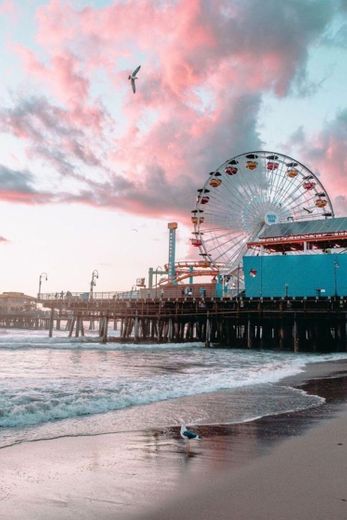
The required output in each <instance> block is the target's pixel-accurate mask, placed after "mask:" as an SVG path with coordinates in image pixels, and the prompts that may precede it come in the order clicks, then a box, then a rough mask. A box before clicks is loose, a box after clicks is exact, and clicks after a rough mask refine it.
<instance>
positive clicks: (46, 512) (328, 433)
mask: <svg viewBox="0 0 347 520" xmlns="http://www.w3.org/2000/svg"><path fill="white" fill-rule="evenodd" d="M346 370H347V362H334V363H320V364H316V365H310V366H309V369H308V372H307V373H306V374H300V375H299V376H295V377H294V378H290V379H288V380H286V384H289V383H290V384H295V385H298V386H300V385H302V388H304V389H305V390H307V391H308V392H310V393H317V394H318V395H321V396H323V397H325V398H326V399H327V403H326V404H324V405H323V406H320V407H317V408H314V409H309V410H306V411H303V412H296V413H288V414H282V415H278V416H271V417H266V418H263V419H260V420H257V421H252V422H250V423H243V424H237V425H230V426H201V427H200V426H199V433H201V435H202V437H203V440H202V441H201V442H200V443H195V444H193V443H192V445H191V448H190V449H188V448H187V447H186V446H185V444H184V442H183V441H182V440H181V439H180V436H179V430H178V428H167V429H165V430H147V431H142V432H132V433H126V432H123V433H117V434H103V435H95V436H86V437H81V436H79V437H65V438H59V439H52V440H46V441H37V442H28V443H22V444H19V445H15V446H11V447H7V448H3V449H1V450H0V467H1V472H0V519H1V520H2V519H4V520H5V519H6V520H7V519H9V518H11V519H13V520H17V519H25V520H34V519H35V520H41V519H42V520H43V519H49V520H55V519H59V520H60V519H63V520H65V519H70V518H71V519H72V518H73V519H92V518H93V519H94V518H98V519H99V520H103V519H107V520H108V519H111V518H112V519H127V518H138V519H139V518H141V519H145V518H148V519H153V520H155V519H158V520H159V519H161V520H162V519H164V518H165V519H168V520H170V519H176V518H177V519H180V520H185V519H188V518H189V519H190V520H191V519H199V520H204V519H205V518H206V519H207V518H208V519H211V518H215V519H217V520H218V519H221V520H222V519H224V518H225V519H231V518H235V519H237V520H243V519H247V520H250V519H263V518H264V519H265V518H266V519H267V520H269V519H276V520H280V519H282V518H283V520H284V519H287V518H288V520H289V519H291V520H293V519H298V520H305V519H306V518H307V519H310V520H312V519H315V520H317V519H323V518H324V520H326V519H327V518H329V519H331V520H334V519H336V520H340V519H341V520H342V519H345V518H347V485H346V484H345V480H346V475H347V455H346V448H347V420H346V418H347V407H346V404H345V403H346V400H347V399H346V397H347V377H346ZM324 376H329V377H328V378H327V377H325V378H324ZM307 378H308V379H310V381H309V382H308V383H304V381H305V380H307ZM282 384H283V382H282ZM96 420H97V419H96Z"/></svg>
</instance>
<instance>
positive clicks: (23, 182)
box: [0, 164, 53, 204]
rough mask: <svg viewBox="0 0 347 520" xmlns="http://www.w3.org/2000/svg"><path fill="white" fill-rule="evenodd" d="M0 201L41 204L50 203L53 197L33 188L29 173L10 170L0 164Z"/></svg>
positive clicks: (31, 177)
mask: <svg viewBox="0 0 347 520" xmlns="http://www.w3.org/2000/svg"><path fill="white" fill-rule="evenodd" d="M0 200H2V201H5V202H17V203H24V204H43V203H48V202H50V201H52V200H53V197H52V196H51V195H49V194H48V193H43V192H39V191H37V190H36V189H35V188H34V187H33V176H32V174H31V173H30V172H28V171H17V170H12V169H11V168H7V167H6V166H4V165H1V164H0Z"/></svg>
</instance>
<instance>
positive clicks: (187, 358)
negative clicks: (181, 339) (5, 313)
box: [0, 330, 345, 447]
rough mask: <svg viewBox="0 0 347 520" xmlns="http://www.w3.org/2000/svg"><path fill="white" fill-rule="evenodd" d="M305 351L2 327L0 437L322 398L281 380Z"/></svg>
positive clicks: (24, 437)
mask: <svg viewBox="0 0 347 520" xmlns="http://www.w3.org/2000/svg"><path fill="white" fill-rule="evenodd" d="M344 357H345V355H343V354H329V355H320V356H317V355H316V356H315V355H308V354H307V355H305V354H291V353H284V352H273V351H266V350H265V351H248V350H237V349H220V348H218V349H217V348H208V349H207V348H204V347H203V345H202V344H197V343H186V344H153V345H129V344H119V343H109V344H106V345H103V344H101V343H95V342H89V343H88V342H85V341H80V340H71V339H67V338H66V333H64V332H60V333H59V335H58V336H57V337H54V338H47V331H38V332H37V331H35V332H34V331H13V330H11V331H10V330H1V331H0V447H1V446H8V445H9V444H13V443H17V442H22V441H32V440H38V439H43V438H52V437H59V436H67V435H91V434H98V433H105V432H106V433H107V432H114V431H128V430H139V429H145V428H153V427H160V428H164V427H169V426H170V425H174V424H178V423H179V422H180V420H182V419H184V420H185V421H186V422H187V423H190V424H192V423H194V424H215V423H218V424H220V423H236V422H243V421H249V420H252V419H254V418H256V417H262V416H265V415H270V414H278V413H284V412H288V411H293V410H301V409H305V408H309V407H313V406H319V405H320V404H321V403H322V402H323V399H322V398H320V397H318V396H313V395H308V394H307V393H305V392H303V391H301V390H298V389H294V388H291V387H288V386H285V385H281V384H280V381H281V380H282V379H283V378H285V377H287V376H291V375H294V374H297V373H299V372H301V371H302V370H304V368H305V366H306V365H307V364H308V363H312V362H317V361H327V360H335V359H341V358H344Z"/></svg>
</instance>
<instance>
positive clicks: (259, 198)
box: [191, 151, 334, 273]
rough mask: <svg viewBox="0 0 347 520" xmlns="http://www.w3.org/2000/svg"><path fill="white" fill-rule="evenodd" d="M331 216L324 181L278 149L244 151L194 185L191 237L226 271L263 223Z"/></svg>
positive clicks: (202, 252)
mask: <svg viewBox="0 0 347 520" xmlns="http://www.w3.org/2000/svg"><path fill="white" fill-rule="evenodd" d="M333 216H334V211H333V207H332V204H331V201H330V198H329V196H328V194H327V192H326V190H325V188H324V186H323V185H322V183H321V182H320V180H319V179H318V178H317V176H316V175H314V174H313V173H312V172H311V171H310V170H309V169H308V168H307V167H306V166H304V165H303V164H301V163H300V162H299V161H297V160H295V159H293V158H291V157H288V156H287V155H283V154H280V153H274V152H265V151H259V152H249V153H244V154H241V155H237V156H235V157H233V158H231V159H229V160H228V161H226V162H224V163H223V164H222V165H221V166H219V168H217V169H216V170H215V171H213V172H211V173H210V174H209V177H208V178H207V180H206V182H205V184H204V186H203V187H202V188H200V189H198V195H197V201H196V206H195V209H193V211H192V222H193V224H194V231H193V239H192V240H191V242H192V245H193V246H195V247H197V248H199V250H200V255H201V256H202V257H203V258H204V259H205V260H206V262H209V263H211V264H216V263H217V262H218V263H220V262H222V263H223V265H224V266H225V267H224V269H223V272H224V273H231V272H233V271H234V270H235V269H237V268H238V266H239V264H240V262H241V259H242V257H243V255H244V254H245V252H246V250H247V243H248V242H251V241H254V240H256V239H257V237H258V236H259V234H261V232H262V230H263V229H264V227H265V226H266V225H271V224H276V223H284V222H293V221H298V220H313V219H319V218H330V217H333Z"/></svg>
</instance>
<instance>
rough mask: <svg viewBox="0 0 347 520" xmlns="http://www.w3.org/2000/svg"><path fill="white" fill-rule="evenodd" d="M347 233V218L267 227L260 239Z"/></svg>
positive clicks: (305, 221)
mask: <svg viewBox="0 0 347 520" xmlns="http://www.w3.org/2000/svg"><path fill="white" fill-rule="evenodd" d="M341 232H347V217H340V218H327V219H319V220H303V221H299V222H286V223H282V224H272V225H270V226H266V227H265V229H264V231H263V232H262V233H261V234H260V235H259V238H260V239H266V238H275V237H290V236H298V235H315V234H325V233H327V234H329V233H341Z"/></svg>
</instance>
